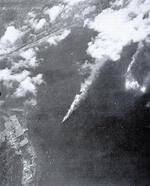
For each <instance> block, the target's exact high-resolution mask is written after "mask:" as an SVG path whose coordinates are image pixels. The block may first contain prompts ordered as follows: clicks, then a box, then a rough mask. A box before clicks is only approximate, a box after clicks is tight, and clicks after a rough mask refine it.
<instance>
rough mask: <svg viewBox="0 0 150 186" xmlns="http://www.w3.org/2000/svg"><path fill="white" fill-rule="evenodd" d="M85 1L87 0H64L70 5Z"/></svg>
mask: <svg viewBox="0 0 150 186" xmlns="http://www.w3.org/2000/svg"><path fill="white" fill-rule="evenodd" d="M83 1H85V0H64V2H65V3H68V5H71V6H73V5H76V4H78V3H80V2H83Z"/></svg>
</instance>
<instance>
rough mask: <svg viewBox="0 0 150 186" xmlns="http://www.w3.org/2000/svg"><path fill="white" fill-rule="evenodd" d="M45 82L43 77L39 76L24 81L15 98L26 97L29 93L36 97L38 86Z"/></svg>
mask: <svg viewBox="0 0 150 186" xmlns="http://www.w3.org/2000/svg"><path fill="white" fill-rule="evenodd" d="M42 82H43V80H42V75H41V74H38V75H37V76H35V77H32V78H31V77H27V78H26V79H25V80H23V81H22V82H21V83H20V84H19V87H18V88H17V89H16V91H15V93H14V96H16V97H24V96H26V94H27V93H32V94H33V95H34V96H36V93H37V88H36V85H40V84H41V83H42Z"/></svg>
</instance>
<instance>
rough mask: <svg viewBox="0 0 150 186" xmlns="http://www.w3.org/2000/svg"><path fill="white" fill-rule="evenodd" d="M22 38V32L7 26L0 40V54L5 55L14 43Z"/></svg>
mask: <svg viewBox="0 0 150 186" xmlns="http://www.w3.org/2000/svg"><path fill="white" fill-rule="evenodd" d="M22 36H23V32H21V31H20V30H18V29H16V28H15V27H14V26H8V27H7V29H6V31H5V33H4V35H3V36H2V37H1V39H0V54H5V53H7V52H9V51H10V50H11V48H12V47H14V46H13V45H14V44H15V42H16V41H17V40H18V39H20V38H21V37H22Z"/></svg>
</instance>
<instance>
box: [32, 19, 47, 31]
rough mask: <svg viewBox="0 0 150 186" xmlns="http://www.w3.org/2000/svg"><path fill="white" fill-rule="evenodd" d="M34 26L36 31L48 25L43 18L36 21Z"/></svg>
mask: <svg viewBox="0 0 150 186" xmlns="http://www.w3.org/2000/svg"><path fill="white" fill-rule="evenodd" d="M32 25H33V27H34V29H35V30H40V29H42V28H43V27H44V26H45V25H46V19H44V18H42V19H40V20H39V21H34V22H33V24H32Z"/></svg>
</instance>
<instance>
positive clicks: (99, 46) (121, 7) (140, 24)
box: [63, 0, 150, 122]
mask: <svg viewBox="0 0 150 186" xmlns="http://www.w3.org/2000/svg"><path fill="white" fill-rule="evenodd" d="M116 7H117V8H116ZM86 25H88V27H89V28H91V29H93V30H95V31H97V32H98V33H99V34H98V35H97V37H96V38H95V39H94V40H93V41H91V42H90V43H89V47H88V49H87V53H88V54H89V55H90V56H91V57H93V58H94V59H95V60H96V62H95V63H94V65H91V75H90V76H89V78H88V79H87V80H85V82H84V83H83V84H82V86H81V90H80V94H79V95H77V96H75V100H74V101H73V103H72V105H71V107H70V109H69V111H68V112H67V114H66V116H65V117H64V119H63V122H64V121H65V120H66V119H67V118H68V117H69V116H70V114H71V113H72V112H73V111H74V110H75V109H76V108H77V107H78V105H79V104H80V101H81V100H83V99H84V98H85V96H86V95H87V91H88V89H89V87H90V86H91V84H92V83H93V81H94V79H95V77H96V75H97V73H98V72H99V69H100V68H101V67H102V65H103V64H104V62H106V61H107V60H111V61H117V60H119V59H120V55H121V53H122V50H123V48H124V47H125V46H127V45H130V43H131V42H134V43H139V42H141V41H147V40H148V37H149V35H150V1H149V0H131V1H125V0H116V1H115V2H114V3H113V4H112V5H111V7H110V8H107V9H104V10H103V11H102V12H101V13H100V14H99V15H97V16H96V17H95V19H94V21H92V22H90V23H87V24H86ZM132 80H133V79H132ZM130 85H131V79H130ZM138 86H139V85H138V82H135V81H132V87H138ZM83 87H84V88H83ZM138 88H139V87H138ZM143 90H145V89H144V88H143V87H142V89H141V91H143Z"/></svg>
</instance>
